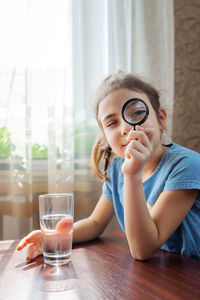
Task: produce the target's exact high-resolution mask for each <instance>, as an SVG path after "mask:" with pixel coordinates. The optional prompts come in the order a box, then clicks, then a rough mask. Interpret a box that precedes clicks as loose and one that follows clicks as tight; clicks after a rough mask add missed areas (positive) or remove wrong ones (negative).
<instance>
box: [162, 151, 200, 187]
mask: <svg viewBox="0 0 200 300" xmlns="http://www.w3.org/2000/svg"><path fill="white" fill-rule="evenodd" d="M184 189H200V155H199V154H198V153H195V154H194V155H191V156H189V155H187V156H184V157H182V158H181V159H180V160H179V161H177V163H176V165H174V166H173V169H172V171H171V172H170V174H169V176H168V178H167V180H166V182H165V187H164V190H184Z"/></svg>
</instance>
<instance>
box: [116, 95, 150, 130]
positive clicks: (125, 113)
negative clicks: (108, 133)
mask: <svg viewBox="0 0 200 300" xmlns="http://www.w3.org/2000/svg"><path fill="white" fill-rule="evenodd" d="M148 115H149V108H148V106H147V104H146V103H145V102H144V101H143V100H142V99H138V98H132V99H129V100H127V101H126V102H125V103H124V105H123V107H122V117H123V119H124V120H125V121H126V122H127V123H128V124H130V125H132V126H133V127H134V128H135V126H136V125H141V124H142V123H144V122H145V120H146V119H147V118H148Z"/></svg>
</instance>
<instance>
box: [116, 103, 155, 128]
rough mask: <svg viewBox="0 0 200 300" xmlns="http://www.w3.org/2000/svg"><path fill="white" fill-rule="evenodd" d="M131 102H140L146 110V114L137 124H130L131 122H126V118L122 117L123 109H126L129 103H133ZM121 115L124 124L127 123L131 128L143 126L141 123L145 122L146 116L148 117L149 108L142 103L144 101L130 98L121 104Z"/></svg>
mask: <svg viewBox="0 0 200 300" xmlns="http://www.w3.org/2000/svg"><path fill="white" fill-rule="evenodd" d="M133 101H140V102H142V103H143V104H144V106H145V108H146V114H145V116H144V118H143V119H142V120H141V121H139V122H137V123H131V122H129V121H127V120H126V118H125V117H124V111H125V109H126V106H127V105H128V104H129V103H130V102H133ZM121 115H122V118H123V120H124V121H125V122H126V123H128V124H129V125H131V126H136V125H141V124H143V123H144V122H145V121H146V119H147V118H148V116H149V107H148V105H147V104H146V103H145V102H144V100H142V99H140V98H131V99H128V100H127V101H126V102H125V103H124V104H123V106H122V110H121Z"/></svg>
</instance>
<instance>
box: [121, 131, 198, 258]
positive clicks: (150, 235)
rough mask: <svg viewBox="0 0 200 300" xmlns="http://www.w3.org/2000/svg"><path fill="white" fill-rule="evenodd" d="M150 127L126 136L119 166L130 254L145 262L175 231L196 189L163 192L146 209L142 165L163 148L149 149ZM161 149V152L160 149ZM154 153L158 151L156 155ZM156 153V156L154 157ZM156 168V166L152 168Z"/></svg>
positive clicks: (152, 161) (151, 135)
mask: <svg viewBox="0 0 200 300" xmlns="http://www.w3.org/2000/svg"><path fill="white" fill-rule="evenodd" d="M153 135H154V132H153V131H152V130H151V129H150V128H145V129H142V128H141V127H139V126H137V128H136V131H132V132H130V133H129V136H128V139H129V145H128V147H127V149H126V153H125V161H124V164H123V166H122V171H123V173H124V224H125V229H126V234H127V240H128V243H129V247H130V251H131V254H132V256H133V257H134V258H136V259H140V260H145V259H148V258H150V257H151V256H152V255H153V254H154V253H155V251H157V250H158V249H160V247H161V246H162V245H163V244H164V243H165V241H166V240H167V239H168V238H169V237H170V235H171V234H172V233H173V232H174V231H175V230H176V229H177V227H178V226H179V225H180V224H181V222H182V220H183V219H184V218H185V216H186V215H187V213H188V212H189V210H190V208H191V206H192V204H193V203H194V201H195V198H196V196H197V193H198V191H197V190H179V191H164V192H162V193H161V194H160V196H159V197H158V199H157V201H156V203H155V205H154V206H153V207H152V208H151V209H148V207H147V204H146V199H145V194H144V188H143V184H142V172H143V171H144V166H145V167H146V170H147V166H150V170H151V168H152V167H151V166H152V165H153V163H154V161H155V159H156V157H157V158H158V156H159V153H162V149H161V148H159V145H158V146H157V147H155V146H154V149H153V146H152V142H151V140H152V137H153ZM132 139H133V140H132ZM159 149H160V150H159ZM156 151H157V152H156ZM156 153H157V154H156ZM154 167H155V166H154Z"/></svg>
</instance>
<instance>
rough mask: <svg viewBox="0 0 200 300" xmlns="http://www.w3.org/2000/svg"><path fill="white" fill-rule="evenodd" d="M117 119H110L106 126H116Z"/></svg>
mask: <svg viewBox="0 0 200 300" xmlns="http://www.w3.org/2000/svg"><path fill="white" fill-rule="evenodd" d="M117 123H118V122H117V120H113V121H110V122H108V123H107V124H106V127H112V126H115V125H117Z"/></svg>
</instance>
